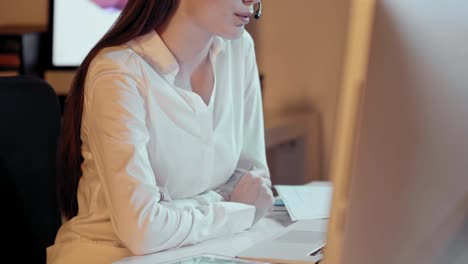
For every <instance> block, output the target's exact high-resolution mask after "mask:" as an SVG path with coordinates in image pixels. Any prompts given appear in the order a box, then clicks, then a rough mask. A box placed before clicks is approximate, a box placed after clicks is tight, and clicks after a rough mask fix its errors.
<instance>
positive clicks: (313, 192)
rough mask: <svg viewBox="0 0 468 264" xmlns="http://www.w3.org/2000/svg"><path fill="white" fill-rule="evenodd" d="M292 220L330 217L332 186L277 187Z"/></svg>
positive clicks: (316, 183) (321, 183)
mask: <svg viewBox="0 0 468 264" xmlns="http://www.w3.org/2000/svg"><path fill="white" fill-rule="evenodd" d="M274 187H275V189H276V191H277V192H278V195H279V197H280V198H281V200H283V203H284V205H285V206H286V209H287V210H288V213H289V216H290V217H291V220H293V221H297V220H304V219H323V218H328V217H329V215H330V204H331V197H332V185H331V183H330V182H312V183H310V184H307V185H275V186H274Z"/></svg>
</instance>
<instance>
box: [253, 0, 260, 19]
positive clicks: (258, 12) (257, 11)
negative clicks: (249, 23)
mask: <svg viewBox="0 0 468 264" xmlns="http://www.w3.org/2000/svg"><path fill="white" fill-rule="evenodd" d="M261 15H262V1H258V8H257V10H255V15H254V18H255V19H260V16H261Z"/></svg>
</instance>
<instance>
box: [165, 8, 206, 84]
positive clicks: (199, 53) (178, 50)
mask: <svg viewBox="0 0 468 264" xmlns="http://www.w3.org/2000/svg"><path fill="white" fill-rule="evenodd" d="M156 30H157V31H158V34H159V35H160V36H161V38H162V40H163V41H164V43H165V44H166V45H167V47H168V48H169V50H170V51H171V52H172V54H173V55H174V56H175V58H176V59H177V62H178V63H179V67H180V70H181V71H183V72H184V73H185V74H188V75H191V73H193V72H194V71H195V69H196V68H197V67H198V65H200V64H201V63H202V62H203V61H204V60H206V59H207V57H208V54H209V51H210V47H211V44H212V41H213V37H214V36H213V35H210V34H209V33H208V32H206V31H205V30H203V29H202V28H200V27H198V26H197V25H196V24H195V23H194V22H193V21H191V20H190V19H188V18H187V16H185V15H184V14H183V13H178V12H175V13H174V14H173V16H172V17H171V18H170V19H169V20H168V21H167V22H166V23H165V24H164V25H162V26H161V27H159V28H158V29H156ZM185 74H184V75H185Z"/></svg>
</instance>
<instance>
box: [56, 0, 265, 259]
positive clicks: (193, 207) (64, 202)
mask: <svg viewBox="0 0 468 264" xmlns="http://www.w3.org/2000/svg"><path fill="white" fill-rule="evenodd" d="M257 2H258V0H223V1H219V0H183V1H177V0H133V1H129V2H128V4H127V6H126V7H125V8H124V10H123V11H122V14H121V17H120V18H119V19H118V21H117V22H116V24H115V26H114V27H113V28H112V29H111V30H110V32H109V33H107V34H106V36H104V37H103V39H102V40H101V41H100V42H99V43H98V44H97V45H96V46H95V47H94V48H93V49H92V50H91V52H90V53H89V55H88V56H87V57H86V58H85V60H84V62H83V63H82V65H81V66H80V68H79V69H78V72H77V75H76V77H75V80H74V83H73V87H72V90H71V92H70V94H69V97H68V99H67V106H66V110H65V113H64V121H65V123H64V128H63V134H62V137H63V138H62V141H61V148H60V153H59V154H60V159H61V171H62V173H61V176H60V177H59V182H58V185H59V196H60V201H61V206H62V211H63V213H64V216H65V217H66V218H67V219H69V220H68V221H67V222H66V223H65V224H64V225H63V226H62V227H61V228H60V230H59V232H58V234H57V237H56V241H55V245H53V246H51V247H50V248H48V262H49V263H110V262H112V261H116V260H118V259H121V258H123V257H127V256H131V255H142V254H149V253H153V252H158V251H161V250H166V249H170V248H175V247H180V246H183V245H190V244H194V243H198V242H200V241H204V240H207V239H211V238H215V237H219V236H223V235H230V234H235V233H238V232H241V231H243V230H245V229H248V228H249V227H250V226H251V225H252V224H254V223H255V222H256V221H258V219H260V218H261V217H263V216H264V215H265V213H266V212H268V210H269V209H270V208H271V206H272V204H273V196H272V192H271V189H270V188H271V182H270V180H269V173H268V167H267V163H266V159H265V144H264V134H263V116H262V101H261V93H260V85H259V79H258V71H257V65H256V62H255V54H254V47H253V41H252V39H251V37H250V36H249V35H248V34H247V33H246V32H244V26H245V24H247V23H248V21H249V17H250V16H251V15H252V13H253V5H254V4H255V3H257Z"/></svg>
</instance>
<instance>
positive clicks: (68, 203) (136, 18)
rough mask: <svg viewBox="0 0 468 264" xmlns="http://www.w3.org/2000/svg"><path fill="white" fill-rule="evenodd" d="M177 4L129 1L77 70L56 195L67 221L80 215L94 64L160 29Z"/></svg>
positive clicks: (67, 104) (66, 114) (67, 112)
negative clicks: (88, 87)
mask: <svg viewBox="0 0 468 264" xmlns="http://www.w3.org/2000/svg"><path fill="white" fill-rule="evenodd" d="M176 5H177V0H129V1H128V3H127V5H126V6H125V8H124V9H123V10H122V13H121V14H120V16H119V18H118V19H117V21H116V22H115V24H114V25H113V26H112V28H111V29H110V30H109V31H108V32H107V33H106V34H105V35H104V37H103V38H102V39H101V40H100V41H99V42H98V43H97V44H96V45H95V46H94V47H93V48H92V49H91V51H90V52H89V53H88V55H87V56H86V58H85V59H84V60H83V62H82V63H81V65H80V67H79V68H78V69H77V72H76V75H75V77H74V79H73V82H72V85H71V89H70V92H69V93H68V96H67V98H66V102H65V109H64V113H63V127H62V134H61V139H60V144H59V148H58V153H57V154H58V175H57V195H58V200H59V205H60V208H61V211H62V213H63V215H64V216H65V217H66V218H67V219H69V218H72V217H73V216H75V215H77V214H78V200H77V190H78V183H79V180H80V177H81V174H82V171H81V163H82V162H83V157H82V155H81V144H82V142H81V139H80V129H81V116H82V112H83V100H84V84H85V78H86V74H87V72H88V68H89V65H90V63H91V61H92V60H93V58H94V57H95V56H96V55H97V54H98V53H99V52H100V51H101V50H102V49H104V48H107V47H111V46H117V45H121V44H124V43H126V42H128V41H130V40H132V39H134V38H136V37H139V36H141V35H144V34H146V33H148V32H150V31H151V30H154V29H156V28H157V27H159V26H161V25H162V24H163V23H164V22H166V20H167V19H168V18H169V16H170V15H171V13H172V11H173V10H174V9H175V6H176Z"/></svg>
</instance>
